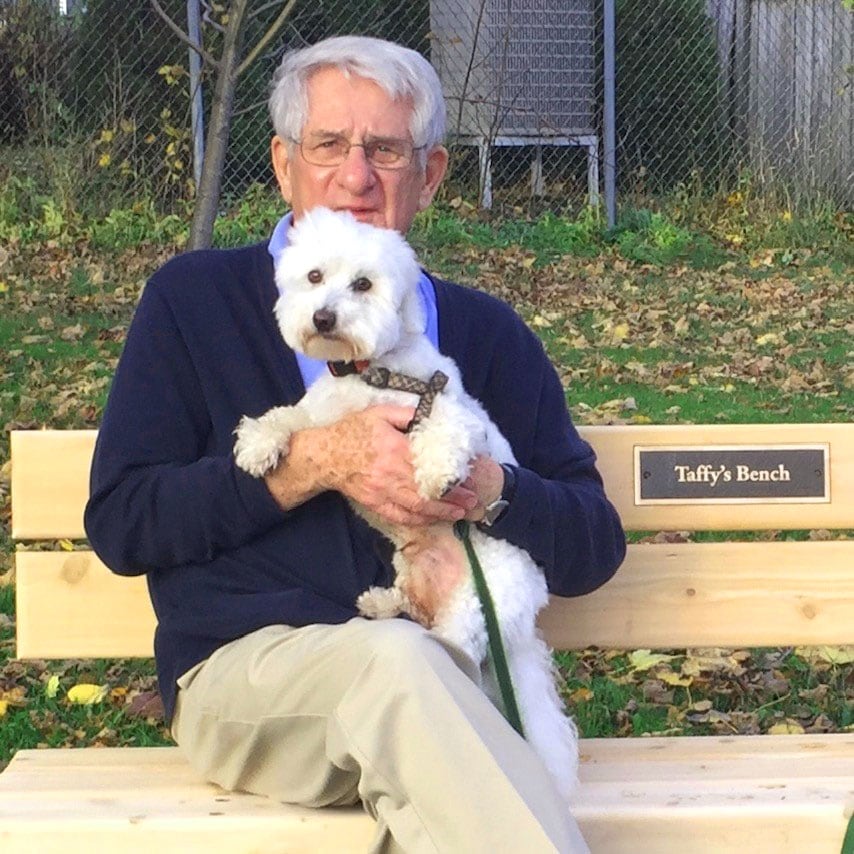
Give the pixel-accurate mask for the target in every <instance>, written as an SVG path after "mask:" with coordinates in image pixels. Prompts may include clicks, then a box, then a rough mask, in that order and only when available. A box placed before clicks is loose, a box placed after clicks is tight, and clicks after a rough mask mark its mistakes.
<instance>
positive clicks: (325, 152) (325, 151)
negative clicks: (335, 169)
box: [291, 136, 426, 169]
mask: <svg viewBox="0 0 854 854" xmlns="http://www.w3.org/2000/svg"><path fill="white" fill-rule="evenodd" d="M291 142H293V143H294V144H295V145H298V146H299V150H300V152H302V156H303V159H304V160H305V161H306V163H311V164H312V166H340V165H341V164H342V163H343V162H344V161H345V160H346V159H347V156H348V155H349V154H350V149H351V148H361V149H362V150H363V151H364V152H365V159H366V160H367V161H368V163H370V164H371V166H374V167H375V168H377V169H404V168H405V167H406V166H408V165H409V164H410V163H411V162H412V157H413V155H414V154H415V152H416V151H420V150H421V149H422V148H426V146H424V145H417V146H416V145H413V144H412V143H411V142H409V141H408V140H406V139H371V140H368V141H366V142H350V140H349V139H346V138H345V137H343V136H318V137H308V138H307V139H303V140H299V139H292V140H291Z"/></svg>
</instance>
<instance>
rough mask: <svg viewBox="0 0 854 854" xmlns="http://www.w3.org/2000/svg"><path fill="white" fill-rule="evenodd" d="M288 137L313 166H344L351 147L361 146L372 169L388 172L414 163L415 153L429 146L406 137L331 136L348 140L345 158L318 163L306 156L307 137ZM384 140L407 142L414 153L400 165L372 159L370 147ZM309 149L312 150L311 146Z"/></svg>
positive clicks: (344, 140) (396, 170)
mask: <svg viewBox="0 0 854 854" xmlns="http://www.w3.org/2000/svg"><path fill="white" fill-rule="evenodd" d="M288 139H289V140H290V141H291V142H292V143H293V144H294V145H296V146H297V148H299V150H300V154H301V155H302V158H303V160H305V162H306V163H308V164H310V165H311V166H321V167H330V168H335V167H338V166H342V165H343V164H344V163H345V162H346V161H347V158H348V157H349V156H350V149H351V148H361V149H362V151H364V152H365V160H366V161H367V163H369V164H370V166H371V168H372V169H381V170H383V171H386V172H399V171H400V170H401V169H406V167H407V166H409V165H410V164H411V163H412V161H413V160H414V159H415V153H416V152H417V151H423V150H424V149H426V148H427V146H426V145H412V144H411V143H410V142H408V141H407V140H405V139H395V140H390V139H377V140H369V141H368V142H350V140H348V139H345V138H344V137H330V139H339V140H340V141H342V142H346V143H347V150H346V152H344V156H343V158H342V159H341V160H340V161H338V162H335V163H318V162H317V161H315V160H312V159H311V158H310V157H306V149H307V148H308V145H307V140H305V139H294V138H293V137H288ZM321 141H322V140H321ZM383 142H400V143H406V144H407V145H409V146H410V147H411V149H412V153H411V154H410V155H409V157H407V158H406V159H405V160H404V161H403V162H402V163H400V164H399V165H396V166H390V165H388V164H386V163H376V162H374V161H373V160H372V159H371V157H370V155H369V153H368V152H369V147H370V146H372V145H377V144H382V143H383ZM308 150H309V151H311V149H310V148H309V149H308Z"/></svg>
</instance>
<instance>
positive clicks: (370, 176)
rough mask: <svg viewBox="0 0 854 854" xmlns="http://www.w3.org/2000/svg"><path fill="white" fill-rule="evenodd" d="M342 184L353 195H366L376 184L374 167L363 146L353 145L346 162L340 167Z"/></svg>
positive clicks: (339, 172) (339, 173)
mask: <svg viewBox="0 0 854 854" xmlns="http://www.w3.org/2000/svg"><path fill="white" fill-rule="evenodd" d="M338 175H339V180H340V181H341V183H342V184H343V185H344V186H345V187H346V188H347V189H348V190H349V191H350V192H351V193H364V192H365V191H366V190H369V189H370V188H371V187H373V185H374V184H375V183H376V180H377V176H376V173H375V172H374V167H373V166H371V163H370V161H369V160H368V158H367V156H366V155H365V149H364V148H363V147H362V146H361V145H351V146H350V150H349V151H348V152H347V157H346V159H345V160H344V162H343V163H342V164H341V165H340V166H339V167H338Z"/></svg>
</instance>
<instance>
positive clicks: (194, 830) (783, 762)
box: [0, 733, 854, 854]
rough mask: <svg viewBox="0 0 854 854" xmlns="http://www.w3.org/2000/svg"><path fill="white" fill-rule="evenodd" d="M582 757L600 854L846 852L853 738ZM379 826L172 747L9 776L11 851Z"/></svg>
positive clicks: (102, 755) (607, 743)
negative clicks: (242, 788) (276, 794)
mask: <svg viewBox="0 0 854 854" xmlns="http://www.w3.org/2000/svg"><path fill="white" fill-rule="evenodd" d="M581 757H582V759H581V768H580V779H581V786H580V788H579V791H578V793H577V795H576V796H575V798H574V801H573V812H574V814H575V816H576V818H577V819H578V821H579V823H580V825H581V827H582V830H583V832H584V834H585V836H586V838H587V840H588V842H589V844H590V846H591V849H592V850H593V851H594V852H608V854H611V853H612V852H613V854H619V852H636V851H643V852H649V854H665V852H673V854H676V852H678V854H682V852H684V851H685V850H690V851H692V852H695V851H700V852H710V854H711V852H715V854H728V852H739V854H740V852H741V851H744V850H758V851H768V852H774V854H786V852H792V854H794V853H795V852H797V854H803V852H813V851H814V852H817V854H818V852H827V851H838V850H839V849H840V847H841V842H842V836H843V834H844V830H845V826H846V823H847V815H848V813H850V811H851V810H852V809H854V781H852V774H851V769H852V767H854V734H851V733H848V734H837V735H830V736H755V737H747V736H738V737H731V738H718V737H691V738H649V739H582V741H581ZM372 833H373V822H372V821H371V820H370V819H369V818H368V817H367V816H366V815H365V814H364V813H363V812H362V811H361V810H359V809H341V810H317V811H315V810H306V809H301V808H297V807H291V806H286V805H282V804H277V803H275V802H272V801H269V800H267V799H264V798H259V797H255V796H252V795H245V794H234V793H226V792H223V791H222V790H221V789H219V788H217V787H216V786H213V785H210V784H206V783H202V782H200V781H199V779H198V778H197V777H196V776H195V774H194V772H192V771H191V770H190V768H189V766H188V765H187V764H186V762H185V761H184V759H183V758H182V757H181V756H180V754H179V752H178V750H177V749H175V748H106V749H95V748H89V749H83V750H74V749H62V750H50V751H33V750H29V751H21V752H20V753H18V754H17V756H16V757H15V758H14V759H13V761H12V763H11V765H10V766H9V768H8V769H7V771H6V772H5V773H4V774H2V775H0V843H2V850H3V851H4V854H5V852H10V854H18V852H27V854H29V852H30V851H39V852H59V851H62V852H63V854H64V852H66V851H67V850H68V840H69V839H76V840H81V839H82V838H83V836H84V835H85V838H86V842H87V847H88V848H89V849H90V850H112V848H110V849H108V848H107V847H106V846H107V845H108V844H110V845H111V846H112V845H114V846H115V850H120V851H132V852H136V851H140V852H141V851H143V850H146V849H145V846H146V845H147V844H148V845H151V844H157V845H158V850H159V851H161V852H162V854H168V852H176V854H177V852H183V851H197V850H198V851H201V850H209V851H237V852H244V851H249V850H264V851H306V850H323V851H333V850H334V851H342V852H344V851H364V850H366V849H367V847H368V845H369V840H370V838H371V835H372ZM757 844H759V846H760V847H759V848H757ZM203 845H206V846H209V847H207V848H204V849H203V848H202V846H203ZM27 846H29V847H27ZM258 846H261V847H258Z"/></svg>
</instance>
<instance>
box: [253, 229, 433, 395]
mask: <svg viewBox="0 0 854 854" xmlns="http://www.w3.org/2000/svg"><path fill="white" fill-rule="evenodd" d="M292 218H293V214H290V213H287V214H285V215H284V216H283V217H282V218H281V219H280V220H279V221H278V223H277V224H276V227H275V228H274V229H273V234H272V236H271V237H270V242H269V244H268V245H267V251H268V252H269V253H270V255H271V256H272V258H273V266H277V265H278V263H279V257H280V256H281V254H282V250H284V248H285V247H286V246H287V245H288V229H289V228H290V227H291V220H292ZM418 295H419V297H420V298H421V307H422V309H423V310H424V315H425V317H426V318H427V325H426V328H425V330H424V332H425V334H426V335H427V337H428V338H429V339H430V341H431V342H432V344H433V346H435V347H438V346H439V313H438V311H437V309H436V292H435V290H434V289H433V283H432V282H431V281H430V279H429V278H428V276H427V274H426V273H425V272H424V271H423V270H422V271H421V278H420V279H419V280H418ZM296 357H297V365H298V366H299V370H300V374H302V380H303V383H304V384H305V387H306V388H308V387H309V386H310V385H311V384H312V383H313V382H314V381H315V380H316V379H317V378H318V377H319V376H321V375H322V374H323V373H324V372H325V371H326V370H327V368H326V362H325V361H324V360H322V359H312V358H311V357H310V356H306V355H304V354H303V353H299V352H297V354H296Z"/></svg>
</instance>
